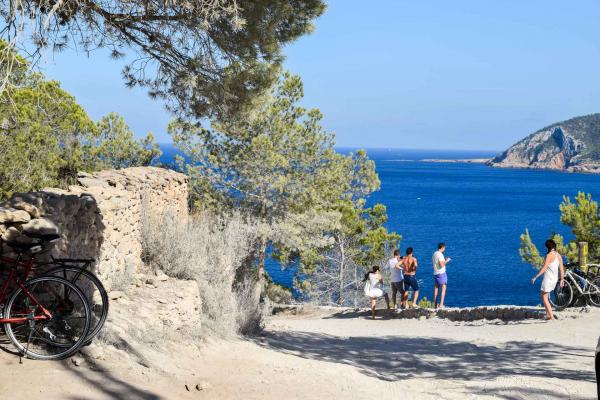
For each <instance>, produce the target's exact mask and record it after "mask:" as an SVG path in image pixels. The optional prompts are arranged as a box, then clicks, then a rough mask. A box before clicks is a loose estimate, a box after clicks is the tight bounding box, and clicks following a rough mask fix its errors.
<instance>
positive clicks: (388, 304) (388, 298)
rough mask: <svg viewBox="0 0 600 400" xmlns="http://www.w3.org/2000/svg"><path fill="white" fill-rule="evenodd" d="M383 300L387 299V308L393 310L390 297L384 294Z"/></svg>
mask: <svg viewBox="0 0 600 400" xmlns="http://www.w3.org/2000/svg"><path fill="white" fill-rule="evenodd" d="M383 298H384V299H385V305H386V306H387V309H388V310H391V308H390V297H389V296H388V294H387V293H384V295H383Z"/></svg>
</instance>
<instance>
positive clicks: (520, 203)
mask: <svg viewBox="0 0 600 400" xmlns="http://www.w3.org/2000/svg"><path fill="white" fill-rule="evenodd" d="M340 150H341V151H347V149H340ZM368 154H369V156H370V157H371V158H372V159H373V160H375V163H376V166H377V172H378V173H379V178H380V180H381V189H380V190H379V191H378V192H376V193H374V194H372V195H371V197H370V198H369V203H370V204H373V203H376V202H379V203H383V204H385V205H386V206H387V209H388V215H389V220H388V224H387V226H388V228H389V229H392V230H395V231H397V232H398V233H400V234H401V235H402V237H403V239H402V243H401V249H402V250H404V249H405V248H406V247H408V246H411V247H413V248H414V249H415V255H416V256H417V258H418V259H419V261H420V268H419V270H418V272H417V277H418V278H419V280H420V283H421V293H422V294H421V296H427V297H428V298H431V297H432V293H433V278H432V267H431V255H432V253H433V251H434V250H435V249H436V245H437V243H438V242H440V241H443V242H446V244H447V251H446V254H447V256H450V257H452V262H451V263H450V264H449V267H448V276H449V285H448V294H447V304H448V306H461V307H462V306H475V305H494V304H517V305H536V304H539V303H540V300H539V284H540V283H541V282H540V281H538V282H536V284H535V286H532V285H531V284H530V281H529V280H530V279H531V277H532V276H533V275H534V270H533V269H532V268H531V267H530V266H528V265H526V264H524V263H522V262H521V260H520V257H519V253H518V249H519V235H520V234H521V233H522V232H523V231H524V230H525V228H529V231H530V233H531V235H532V237H533V238H534V240H535V241H536V244H537V245H538V247H540V249H541V247H542V245H543V242H544V240H545V239H546V238H547V236H548V235H549V234H550V233H551V232H559V233H561V234H563V235H566V236H567V237H569V231H568V230H566V229H565V228H564V227H563V226H562V225H561V224H560V220H559V217H560V212H559V210H558V206H559V204H560V202H561V201H562V196H563V195H564V194H566V195H569V196H574V195H576V194H577V192H578V191H584V192H589V193H592V195H593V196H594V197H596V198H600V175H588V174H570V173H561V172H552V171H539V170H520V169H496V168H490V167H486V166H485V165H481V164H465V163H427V162H420V161H418V160H422V159H429V158H441V159H462V158H479V157H489V156H492V155H494V152H464V151H427V150H369V151H368ZM267 270H268V272H269V274H270V275H271V277H272V278H273V280H274V281H276V282H278V283H281V284H283V285H287V286H291V283H292V281H293V274H294V271H293V269H288V270H282V269H281V268H280V267H279V266H278V265H277V264H275V263H269V265H267Z"/></svg>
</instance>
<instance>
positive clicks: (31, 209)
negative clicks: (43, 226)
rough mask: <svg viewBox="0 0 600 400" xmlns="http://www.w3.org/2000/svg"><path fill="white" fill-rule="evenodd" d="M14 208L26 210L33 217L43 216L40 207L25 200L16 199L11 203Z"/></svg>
mask: <svg viewBox="0 0 600 400" xmlns="http://www.w3.org/2000/svg"><path fill="white" fill-rule="evenodd" d="M11 206H12V208H14V209H16V210H23V211H26V212H27V213H28V214H29V215H30V216H31V218H39V217H40V216H41V214H42V213H41V212H40V209H39V208H37V207H36V206H34V205H33V204H30V203H26V202H25V201H14V202H12V203H11Z"/></svg>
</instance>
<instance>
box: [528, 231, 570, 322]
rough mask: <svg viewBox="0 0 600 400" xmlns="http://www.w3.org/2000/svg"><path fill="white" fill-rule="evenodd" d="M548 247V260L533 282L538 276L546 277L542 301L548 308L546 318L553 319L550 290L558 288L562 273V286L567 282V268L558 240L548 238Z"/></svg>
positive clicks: (543, 281)
mask: <svg viewBox="0 0 600 400" xmlns="http://www.w3.org/2000/svg"><path fill="white" fill-rule="evenodd" d="M545 245H546V249H548V254H546V260H545V261H544V266H543V267H542V269H540V271H539V272H538V273H537V274H536V275H535V276H534V277H533V278H532V279H531V284H532V285H533V284H534V283H535V281H536V280H537V278H539V277H540V276H541V275H542V274H543V275H544V279H542V288H541V289H542V290H541V296H542V303H543V304H544V308H545V309H546V319H547V320H549V321H550V320H553V319H554V315H553V314H552V306H551V305H550V299H549V296H550V292H552V291H553V290H554V289H555V288H556V284H557V283H558V279H559V275H560V287H561V288H562V287H563V286H564V284H565V269H564V266H563V259H562V256H561V255H560V254H559V253H558V251H556V242H555V241H554V240H552V239H549V240H546V243H545Z"/></svg>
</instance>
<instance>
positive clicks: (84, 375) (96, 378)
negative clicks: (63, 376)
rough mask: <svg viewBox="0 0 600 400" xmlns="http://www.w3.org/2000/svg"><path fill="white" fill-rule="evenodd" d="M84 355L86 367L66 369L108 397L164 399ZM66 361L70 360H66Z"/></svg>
mask: <svg viewBox="0 0 600 400" xmlns="http://www.w3.org/2000/svg"><path fill="white" fill-rule="evenodd" d="M80 355H81V354H80ZM82 356H83V358H84V359H85V364H86V367H85V368H72V367H66V369H67V370H68V371H69V372H70V373H72V374H73V375H74V376H76V377H77V378H78V379H79V380H80V381H82V382H85V383H86V384H88V385H89V386H92V387H93V388H95V390H97V391H99V392H102V393H103V394H105V395H106V396H107V397H108V398H110V399H127V400H161V399H163V397H161V396H159V395H157V394H154V393H152V392H150V391H148V390H144V389H141V388H139V387H137V386H134V385H132V384H131V383H127V382H125V381H124V380H122V379H119V378H117V377H116V376H115V375H114V374H113V373H111V372H109V371H106V369H105V368H104V367H102V366H100V365H98V364H97V363H95V362H94V360H93V359H91V358H90V357H87V356H85V355H82ZM65 362H70V361H69V360H66V361H65ZM88 398H89V397H86V396H85V395H81V396H70V397H68V399H71V400H86V399H88Z"/></svg>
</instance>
